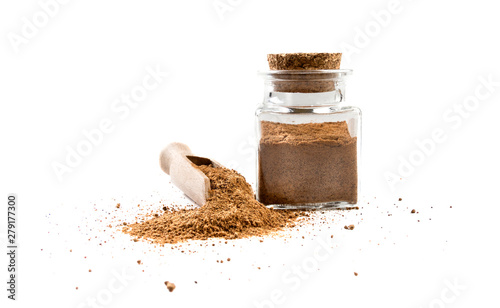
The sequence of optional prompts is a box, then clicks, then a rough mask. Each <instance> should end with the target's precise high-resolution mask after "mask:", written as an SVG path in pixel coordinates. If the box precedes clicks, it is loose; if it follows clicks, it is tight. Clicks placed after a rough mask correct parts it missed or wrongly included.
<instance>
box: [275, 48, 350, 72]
mask: <svg viewBox="0 0 500 308" xmlns="http://www.w3.org/2000/svg"><path fill="white" fill-rule="evenodd" d="M341 58H342V53H327V52H320V53H302V52H299V53H277V54H268V55H267V62H268V63H269V69H271V70H338V69H339V68H340V60H341Z"/></svg>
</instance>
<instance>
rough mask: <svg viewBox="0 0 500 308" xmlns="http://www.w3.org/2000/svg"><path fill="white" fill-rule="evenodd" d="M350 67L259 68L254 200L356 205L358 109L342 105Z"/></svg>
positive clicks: (301, 205) (294, 205)
mask: <svg viewBox="0 0 500 308" xmlns="http://www.w3.org/2000/svg"><path fill="white" fill-rule="evenodd" d="M351 73H352V70H282V71H279V70H276V71H266V72H261V73H260V75H261V76H262V77H263V78H264V87H265V90H264V101H263V102H262V103H261V104H260V105H259V106H258V108H257V111H256V118H257V137H258V153H257V157H258V158H257V199H258V200H259V201H260V202H261V203H263V204H265V205H266V206H269V207H273V208H281V209H320V208H346V207H354V206H355V205H356V203H357V200H358V188H359V185H358V160H359V156H360V155H359V151H360V141H361V135H360V133H361V110H360V109H359V108H357V107H353V106H345V105H344V101H345V79H346V77H347V76H349V75H351Z"/></svg>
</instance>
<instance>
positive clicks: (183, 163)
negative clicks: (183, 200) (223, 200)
mask: <svg viewBox="0 0 500 308" xmlns="http://www.w3.org/2000/svg"><path fill="white" fill-rule="evenodd" d="M192 164H195V165H197V166H201V165H210V164H211V165H212V166H213V167H222V165H221V164H219V163H218V162H216V161H214V160H212V159H209V158H206V157H200V156H194V155H192V153H191V150H190V149H189V147H188V146H187V145H185V144H183V143H179V142H173V143H171V144H169V145H168V146H167V147H166V148H164V149H163V150H162V151H161V154H160V166H161V169H162V170H163V171H164V172H165V173H166V174H169V175H170V179H171V181H172V183H174V185H175V186H177V187H178V188H179V189H180V190H182V191H183V192H184V193H185V194H186V196H188V197H189V198H191V199H192V200H193V201H194V202H196V203H197V204H198V205H203V204H205V202H206V201H207V199H208V198H209V197H210V180H209V179H208V177H207V176H206V175H205V174H204V173H203V172H202V171H201V170H199V169H198V168H196V167H194V166H193V165H192Z"/></svg>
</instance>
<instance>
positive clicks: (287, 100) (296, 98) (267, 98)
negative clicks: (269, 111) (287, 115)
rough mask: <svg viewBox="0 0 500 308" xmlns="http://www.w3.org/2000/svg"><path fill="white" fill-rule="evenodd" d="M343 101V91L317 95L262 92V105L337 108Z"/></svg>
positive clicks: (269, 90)
mask: <svg viewBox="0 0 500 308" xmlns="http://www.w3.org/2000/svg"><path fill="white" fill-rule="evenodd" d="M344 101H345V91H344V89H336V90H335V91H330V92H318V93H291V92H276V91H274V90H273V89H266V90H265V91H264V104H268V105H280V106H287V107H315V106H337V105H340V104H341V103H342V102H344Z"/></svg>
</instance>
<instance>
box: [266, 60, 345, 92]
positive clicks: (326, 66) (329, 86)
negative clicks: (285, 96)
mask: <svg viewBox="0 0 500 308" xmlns="http://www.w3.org/2000/svg"><path fill="white" fill-rule="evenodd" d="M341 58H342V54H341V53H279V54H268V55H267V61H268V63H269V69H271V70H272V71H290V73H286V72H284V73H282V72H279V75H275V79H273V80H272V85H273V89H274V91H275V92H289V93H318V92H330V91H335V90H336V82H335V80H334V75H335V74H333V73H332V72H314V71H317V70H338V69H339V68H340V60H341Z"/></svg>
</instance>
